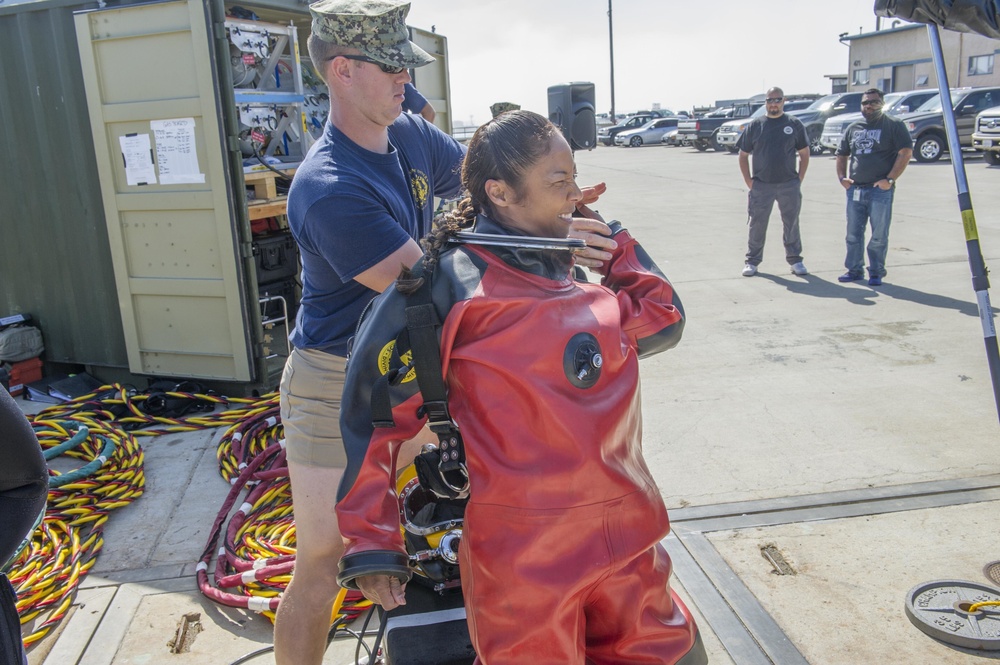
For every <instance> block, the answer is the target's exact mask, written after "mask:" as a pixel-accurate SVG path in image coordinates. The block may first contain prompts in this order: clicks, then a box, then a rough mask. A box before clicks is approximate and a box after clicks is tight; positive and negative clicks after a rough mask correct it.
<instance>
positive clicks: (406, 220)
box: [274, 0, 464, 665]
mask: <svg viewBox="0 0 1000 665" xmlns="http://www.w3.org/2000/svg"><path fill="white" fill-rule="evenodd" d="M409 9H410V5H409V3H408V2H395V1H392V0H321V1H320V2H316V3H314V4H312V5H310V10H311V12H312V16H313V22H312V34H311V35H310V37H309V42H308V48H309V56H310V59H311V60H312V63H313V65H314V66H315V67H316V69H317V71H319V72H320V73H321V75H322V76H323V78H324V80H325V81H326V83H327V85H328V86H329V89H330V115H329V117H328V119H327V123H326V126H325V128H324V132H323V136H322V137H321V138H320V139H319V140H318V141H317V142H316V144H315V145H314V146H313V148H312V149H311V150H310V151H309V154H308V155H307V156H306V158H305V160H304V161H303V162H302V165H301V166H300V167H299V169H298V171H297V172H296V174H295V179H294V181H293V183H292V187H291V190H290V192H289V195H288V223H289V227H290V228H291V231H292V233H293V235H294V236H295V239H296V241H297V242H298V245H299V250H300V254H301V257H302V302H301V306H300V308H299V313H298V316H297V318H296V321H295V329H294V331H293V332H292V336H291V340H292V343H293V344H294V346H295V349H294V351H293V352H292V354H291V356H290V357H289V358H288V362H287V363H286V365H285V372H284V375H283V376H282V379H281V417H282V422H283V424H284V428H285V442H286V450H287V454H288V468H289V475H290V477H291V483H292V494H293V497H294V499H293V501H294V510H295V523H296V561H295V573H294V576H293V578H292V581H291V583H290V584H289V586H288V589H287V590H286V591H285V593H284V596H283V598H282V601H281V605H280V606H279V608H278V612H277V617H276V620H275V630H274V646H275V658H276V660H277V662H278V663H279V664H281V665H310V664H313V663H315V664H317V665H318V664H319V663H320V662H321V661H322V658H323V652H324V649H325V646H326V636H327V633H328V631H329V627H330V612H331V608H332V605H333V602H334V599H335V597H336V595H337V592H338V590H339V587H338V585H337V580H336V576H337V562H338V561H339V559H340V557H341V554H342V553H343V542H342V540H341V537H340V530H339V528H338V526H337V518H336V514H335V513H334V509H333V507H334V504H335V503H336V494H337V487H338V484H339V481H340V477H341V475H342V473H343V468H344V465H345V463H346V456H345V453H344V449H343V443H342V440H341V438H340V422H339V419H340V397H341V392H342V388H343V381H344V369H345V366H346V356H347V342H348V339H349V338H350V336H351V335H352V334H353V332H354V328H355V326H356V325H357V322H358V319H359V318H360V317H361V313H362V311H363V310H364V308H365V306H366V305H367V303H368V302H369V301H370V300H371V299H372V298H373V297H374V296H375V295H377V294H378V293H380V292H382V291H383V290H385V289H386V288H387V287H388V286H389V285H391V284H392V282H393V281H394V280H395V278H396V277H397V275H398V274H399V271H400V268H401V266H404V265H405V266H412V265H413V264H414V263H416V261H417V260H418V259H419V258H420V256H421V254H422V252H421V250H420V246H419V245H418V244H417V242H416V241H417V239H418V238H420V237H422V236H423V235H425V234H426V233H427V232H428V231H430V227H431V220H432V217H433V212H434V210H433V208H434V197H435V196H439V197H445V198H450V197H453V196H456V195H457V194H458V193H459V190H460V186H461V183H460V178H459V170H460V166H461V161H462V157H463V155H464V149H463V148H462V146H461V145H460V144H459V143H457V142H456V141H455V140H454V139H452V138H451V137H450V136H448V135H446V134H444V133H442V132H441V131H440V130H438V129H437V128H436V127H434V126H433V125H431V124H429V123H427V122H425V121H424V119H423V118H421V117H420V116H418V115H411V114H409V113H401V104H402V102H403V100H404V92H403V91H404V86H405V85H406V84H407V83H408V82H409V81H410V74H409V71H408V70H409V68H413V67H420V66H422V65H426V64H428V63H430V62H433V58H432V57H431V56H430V55H428V54H427V53H426V52H424V51H423V50H422V49H421V48H420V47H419V46H417V45H416V44H414V43H412V42H411V41H410V40H409V33H408V31H407V28H406V23H405V19H406V15H407V13H408V12H409Z"/></svg>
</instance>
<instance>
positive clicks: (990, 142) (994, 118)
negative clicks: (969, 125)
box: [972, 106, 1000, 166]
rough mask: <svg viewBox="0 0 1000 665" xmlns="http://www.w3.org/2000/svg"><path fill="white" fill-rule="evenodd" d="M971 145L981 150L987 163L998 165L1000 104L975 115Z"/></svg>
mask: <svg viewBox="0 0 1000 665" xmlns="http://www.w3.org/2000/svg"><path fill="white" fill-rule="evenodd" d="M972 147H973V148H975V149H976V150H981V151H982V152H983V159H984V160H986V163H987V164H989V165H991V166H1000V106H994V107H993V108H991V109H986V110H985V111H982V112H980V113H979V115H977V116H976V126H975V130H974V131H973V132H972Z"/></svg>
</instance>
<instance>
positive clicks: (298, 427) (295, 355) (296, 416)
mask: <svg viewBox="0 0 1000 665" xmlns="http://www.w3.org/2000/svg"><path fill="white" fill-rule="evenodd" d="M346 367H347V358H342V357H340V356H335V355H333V354H330V353H326V352H324V351H317V350H315V349H294V350H293V351H292V354H291V355H290V356H288V360H287V361H286V362H285V371H284V373H283V374H282V375H281V388H280V390H281V422H282V424H283V425H284V426H285V451H286V453H287V457H288V459H289V460H290V461H292V462H295V463H297V464H303V465H305V466H317V467H327V468H330V467H333V468H341V469H342V468H344V467H345V466H347V453H346V452H345V451H344V440H343V439H342V438H341V436H340V397H341V395H342V394H343V392H344V376H345V369H346Z"/></svg>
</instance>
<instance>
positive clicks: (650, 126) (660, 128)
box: [615, 116, 680, 148]
mask: <svg viewBox="0 0 1000 665" xmlns="http://www.w3.org/2000/svg"><path fill="white" fill-rule="evenodd" d="M679 119H680V118H677V117H676V116H675V117H673V118H656V119H654V120H650V121H649V122H647V123H646V124H645V125H643V126H642V127H639V128H637V129H628V130H626V131H624V132H619V133H618V135H616V136H615V145H627V146H632V147H633V148H638V147H639V146H641V145H642V144H644V143H659V142H660V141H661V140H662V139H663V135H664V134H666V133H667V132H669V131H670V130H672V129H677V121H678V120H679Z"/></svg>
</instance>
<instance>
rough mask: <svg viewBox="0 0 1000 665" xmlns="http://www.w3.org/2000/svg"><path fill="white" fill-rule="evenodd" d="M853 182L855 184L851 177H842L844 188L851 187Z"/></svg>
mask: <svg viewBox="0 0 1000 665" xmlns="http://www.w3.org/2000/svg"><path fill="white" fill-rule="evenodd" d="M853 184H854V181H853V180H851V179H850V178H841V179H840V186H841V187H843V188H844V189H850V188H851V185H853Z"/></svg>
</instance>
